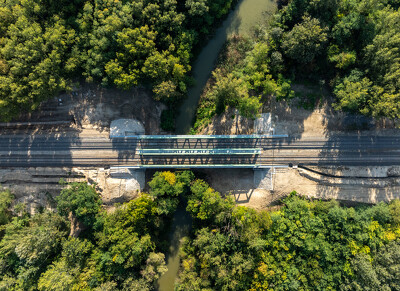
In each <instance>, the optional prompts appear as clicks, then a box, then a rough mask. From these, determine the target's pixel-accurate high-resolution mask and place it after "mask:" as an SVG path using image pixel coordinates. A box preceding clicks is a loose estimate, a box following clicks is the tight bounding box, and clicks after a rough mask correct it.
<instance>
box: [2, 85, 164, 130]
mask: <svg viewBox="0 0 400 291" xmlns="http://www.w3.org/2000/svg"><path fill="white" fill-rule="evenodd" d="M164 108H165V105H163V104H162V103H160V102H157V101H155V100H154V99H153V98H152V97H151V92H149V91H148V90H146V89H144V88H133V89H131V90H127V91H123V90H119V89H115V88H103V87H101V86H97V85H94V84H86V83H85V84H82V85H80V86H79V87H77V88H75V89H74V90H73V91H72V92H70V93H63V94H60V95H59V96H57V97H54V98H53V99H51V100H49V101H47V102H44V103H43V104H42V105H41V106H40V108H39V109H38V110H37V111H35V112H33V113H30V114H23V115H21V116H20V117H19V118H18V119H17V120H16V122H30V123H32V124H33V125H30V126H26V125H24V126H20V127H18V128H17V129H19V130H23V131H25V132H31V133H32V132H36V133H39V132H44V131H46V132H62V133H63V134H64V135H66V134H69V133H71V134H77V132H78V133H79V134H80V135H97V134H102V133H103V134H107V133H108V132H109V126H110V123H111V121H112V120H115V119H121V118H127V119H129V118H132V119H136V120H138V121H140V122H141V123H142V124H143V125H144V128H145V132H146V134H150V133H152V134H160V133H161V132H162V130H161V128H160V116H161V111H162V110H163V109H164ZM60 121H70V123H67V124H62V125H54V126H51V124H52V123H53V122H60ZM37 122H45V123H46V124H45V125H43V124H42V125H36V124H35V123H37ZM15 129H16V128H15V127H13V128H10V129H8V130H7V129H5V128H4V127H3V128H1V131H2V132H4V133H5V132H9V131H12V130H15Z"/></svg>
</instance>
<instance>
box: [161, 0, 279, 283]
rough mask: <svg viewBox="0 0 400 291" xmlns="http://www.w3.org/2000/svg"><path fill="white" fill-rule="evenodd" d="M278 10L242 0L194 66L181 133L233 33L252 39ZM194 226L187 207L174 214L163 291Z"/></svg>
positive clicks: (267, 1)
mask: <svg viewBox="0 0 400 291" xmlns="http://www.w3.org/2000/svg"><path fill="white" fill-rule="evenodd" d="M275 10H276V2H275V1H271V0H240V1H239V3H238V4H237V5H236V7H235V9H234V10H233V11H232V12H230V14H229V15H228V17H227V18H226V20H225V21H224V22H223V23H222V25H221V27H220V28H218V29H217V31H216V33H215V35H214V37H213V38H212V39H211V40H210V41H209V42H208V43H207V45H206V46H205V47H204V48H203V49H202V51H201V52H200V54H199V55H198V57H197V59H196V61H195V62H194V64H193V77H194V79H195V85H194V86H193V87H191V88H190V89H189V90H188V97H187V99H186V100H185V102H184V103H183V104H182V106H181V107H180V113H179V115H178V117H177V120H176V132H177V134H186V133H188V132H189V130H190V128H191V126H192V122H193V120H194V117H195V114H196V109H197V105H198V103H199V99H200V94H201V93H202V91H203V88H204V86H205V84H206V82H207V80H208V78H209V77H210V75H211V72H212V70H213V69H214V65H215V61H216V59H217V57H218V53H219V51H220V50H221V48H222V47H223V45H224V43H225V42H226V40H227V39H228V38H229V36H231V35H233V34H239V35H244V36H246V35H247V36H248V35H249V34H250V33H251V31H252V29H253V28H254V26H256V25H258V24H262V23H265V22H266V21H267V20H268V18H270V16H271V15H272V14H273V13H274V12H275ZM191 225H192V221H191V217H190V215H189V214H188V213H187V212H186V211H185V209H184V208H183V207H181V208H179V209H178V210H177V211H176V212H175V214H174V218H173V221H172V226H171V233H170V241H171V243H170V249H169V253H168V254H167V255H166V260H167V267H168V271H167V272H166V273H165V274H164V275H163V276H162V277H161V278H160V279H159V281H158V290H159V291H173V290H174V286H175V279H176V276H177V274H178V270H179V263H180V261H179V247H180V240H181V239H182V238H183V237H184V236H187V235H188V234H189V232H190V229H191Z"/></svg>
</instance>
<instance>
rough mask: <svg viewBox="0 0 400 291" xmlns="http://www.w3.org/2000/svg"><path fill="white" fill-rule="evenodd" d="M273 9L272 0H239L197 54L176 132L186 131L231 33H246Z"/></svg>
mask: <svg viewBox="0 0 400 291" xmlns="http://www.w3.org/2000/svg"><path fill="white" fill-rule="evenodd" d="M275 9H276V2H275V1H271V0H240V1H239V3H238V4H237V5H236V8H235V10H233V11H232V12H231V13H230V14H229V16H228V17H227V18H226V20H225V21H224V22H223V23H222V25H221V27H219V28H218V29H217V31H216V33H215V35H214V37H213V38H212V39H211V40H210V41H209V42H208V43H207V45H206V46H205V47H204V48H203V50H202V51H201V52H200V54H199V55H198V57H197V59H196V61H195V62H194V64H193V70H192V72H193V77H194V79H195V85H194V86H193V87H191V88H189V90H188V97H187V99H185V101H184V102H183V104H182V105H181V107H180V109H179V115H178V117H177V119H176V132H177V134H186V133H188V132H189V130H190V128H191V126H192V123H193V120H194V117H195V114H196V109H197V105H198V103H199V98H200V95H201V93H202V91H203V88H204V86H205V84H206V82H207V80H208V78H209V77H210V75H211V72H212V70H213V69H214V65H215V61H216V59H217V57H218V53H219V51H220V50H221V48H222V47H223V45H224V43H225V42H226V40H227V39H228V37H229V36H231V35H232V34H240V35H248V34H249V33H250V32H251V30H252V28H253V27H254V26H256V25H257V24H262V23H265V22H266V20H267V19H268V18H269V17H270V16H271V15H272V14H273V12H274V11H275Z"/></svg>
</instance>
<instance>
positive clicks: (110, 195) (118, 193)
mask: <svg viewBox="0 0 400 291" xmlns="http://www.w3.org/2000/svg"><path fill="white" fill-rule="evenodd" d="M60 179H63V180H64V181H65V182H86V181H88V183H90V184H92V185H95V187H96V190H97V191H98V192H99V193H100V195H101V198H102V201H103V204H104V206H105V207H106V208H109V207H112V205H113V204H114V203H122V202H125V201H129V200H131V199H133V198H135V197H137V195H138V193H139V192H140V188H141V187H143V186H144V185H141V184H143V182H142V181H139V180H141V179H138V180H136V179H135V176H132V175H123V176H121V175H120V176H117V177H115V176H114V175H112V174H111V173H110V170H107V169H102V168H99V169H94V168H51V167H47V168H45V167H37V168H8V169H0V184H1V186H2V187H4V188H8V189H10V190H11V192H12V193H13V194H14V196H15V200H14V202H13V203H14V204H17V203H20V202H23V203H25V205H26V207H27V211H28V212H30V213H35V212H36V211H37V210H38V209H40V208H53V207H54V197H55V196H57V195H58V194H59V193H60V191H61V190H62V189H63V188H64V187H65V185H61V184H60V183H59V181H60ZM143 180H144V179H143Z"/></svg>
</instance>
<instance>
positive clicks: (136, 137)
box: [110, 134, 288, 139]
mask: <svg viewBox="0 0 400 291" xmlns="http://www.w3.org/2000/svg"><path fill="white" fill-rule="evenodd" d="M285 137H288V135H287V134H277V135H268V134H248V135H125V136H117V135H110V138H135V139H259V138H285Z"/></svg>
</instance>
